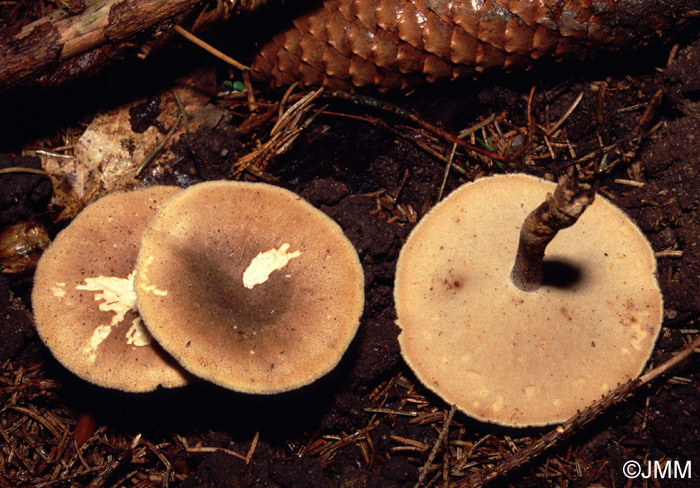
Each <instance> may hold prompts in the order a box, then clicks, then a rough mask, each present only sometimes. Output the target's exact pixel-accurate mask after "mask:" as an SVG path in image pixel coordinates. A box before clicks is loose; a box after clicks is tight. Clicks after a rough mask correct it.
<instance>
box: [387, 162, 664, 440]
mask: <svg viewBox="0 0 700 488" xmlns="http://www.w3.org/2000/svg"><path fill="white" fill-rule="evenodd" d="M554 187H555V185H554V184H552V183H550V182H547V181H545V180H541V179H538V178H534V177H531V176H525V175H508V176H496V177H491V178H483V179H480V180H477V181H475V182H474V183H470V184H466V185H464V186H462V187H461V188H459V189H457V190H456V191H455V192H453V193H452V194H451V195H449V196H448V197H447V198H446V199H445V200H443V201H442V202H441V203H439V204H438V205H436V206H435V207H434V208H433V209H432V210H431V211H430V212H429V213H428V214H427V215H426V216H425V217H424V218H423V219H422V220H421V221H420V223H419V224H418V225H417V226H416V227H415V229H414V230H413V232H412V233H411V235H410V236H409V238H408V240H407V242H406V244H405V246H404V247H403V249H402V250H401V254H400V256H399V261H398V265H397V272H396V285H395V290H394V293H395V302H396V310H397V316H398V320H397V322H398V324H399V326H400V327H401V334H400V336H399V341H400V344H401V350H402V354H403V356H404V358H405V359H406V362H407V363H408V364H409V365H410V366H411V368H412V369H413V370H414V372H415V373H416V375H417V376H418V378H419V379H420V380H421V381H422V382H423V383H424V384H425V385H427V386H428V387H429V388H430V389H431V390H433V391H435V392H436V393H437V394H438V395H440V396H441V397H442V398H443V399H445V400H446V401H447V402H449V403H453V404H455V405H456V406H457V407H458V408H459V409H460V410H462V411H464V412H465V413H467V414H468V415H470V416H472V417H474V418H477V419H479V420H482V421H488V422H494V423H497V424H502V425H508V426H519V427H520V426H534V425H546V424H552V423H558V422H562V421H564V420H566V419H567V418H569V417H571V416H572V415H574V414H575V413H576V412H577V410H580V409H582V408H584V407H586V406H588V405H589V404H591V403H593V402H594V401H595V400H597V399H599V398H600V397H601V396H602V395H604V394H606V393H607V392H608V391H610V390H611V389H612V388H614V387H615V386H617V384H618V383H621V382H625V381H627V380H629V379H631V378H634V377H636V376H637V375H638V374H639V373H640V372H641V371H642V369H643V368H644V365H645V363H646V361H647V360H648V358H649V355H650V354H651V351H652V349H653V347H654V343H655V341H656V338H657V336H658V334H659V330H660V327H661V322H662V315H663V304H662V296H661V292H660V290H659V286H658V283H657V279H656V275H655V272H656V260H655V257H654V253H653V251H652V249H651V247H650V246H649V243H648V242H647V240H646V239H645V237H644V236H643V234H642V233H641V232H640V231H639V229H638V228H637V227H636V226H635V225H634V224H633V223H632V222H631V221H630V220H629V219H628V218H627V217H626V216H625V215H624V214H623V213H622V211H620V210H619V209H618V208H617V207H615V206H614V205H612V204H611V203H610V202H608V201H607V200H605V199H603V198H601V197H597V198H596V199H595V201H594V202H593V203H592V204H591V205H590V207H588V210H586V212H585V213H583V215H581V216H580V218H579V219H578V222H576V224H575V225H573V226H571V227H569V228H566V229H563V230H561V231H560V232H558V234H556V237H555V238H554V239H551V242H550V243H549V244H548V246H547V254H546V257H545V258H544V261H543V266H542V270H543V272H542V276H541V286H526V287H524V288H525V289H521V288H523V287H518V286H516V285H515V284H514V283H513V281H512V279H511V270H513V268H514V266H513V265H514V262H515V261H516V253H517V250H518V247H519V246H518V243H519V240H520V231H521V226H523V222H525V220H526V218H527V217H528V215H530V214H531V211H532V210H533V209H535V208H536V207H538V205H539V204H540V203H541V202H543V201H545V199H546V198H547V197H548V193H552V192H553V190H554ZM584 193H585V192H584ZM551 198H552V197H551V196H550V197H549V198H547V201H550V199H551ZM585 204H587V202H585V203H584V205H585ZM575 220H576V219H574V221H575ZM554 233H556V231H555V232H554ZM530 251H531V250H530ZM542 251H544V248H542ZM534 254H537V252H535V253H534ZM535 268H536V267H535ZM513 273H514V274H517V273H516V271H515V270H514V271H513ZM536 274H537V272H535V275H536ZM527 290H529V291H527Z"/></svg>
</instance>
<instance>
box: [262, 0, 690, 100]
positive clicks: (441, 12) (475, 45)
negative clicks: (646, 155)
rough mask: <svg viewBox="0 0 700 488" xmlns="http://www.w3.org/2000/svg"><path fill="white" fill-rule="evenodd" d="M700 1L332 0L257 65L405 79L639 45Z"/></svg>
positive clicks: (304, 78) (340, 79) (312, 74)
mask: <svg viewBox="0 0 700 488" xmlns="http://www.w3.org/2000/svg"><path fill="white" fill-rule="evenodd" d="M698 9H700V1H699V0H641V1H640V0H601V1H591V0H566V1H563V0H476V1H473V0H453V1H448V0H324V1H323V5H322V6H321V7H320V8H318V9H316V10H312V11H310V12H307V13H305V14H303V15H301V16H299V17H296V18H295V19H293V21H292V24H293V25H290V27H289V28H288V29H287V30H286V31H284V32H281V33H279V34H277V35H276V36H275V37H273V38H272V39H271V40H270V41H269V42H268V43H267V44H265V45H264V46H263V47H262V49H261V50H260V52H259V53H258V55H257V56H256V58H255V60H254V62H253V64H252V73H253V75H257V77H258V78H260V79H264V80H267V79H271V83H272V84H273V85H275V86H285V85H289V84H291V83H293V82H295V81H299V82H301V83H302V84H305V85H324V86H327V87H330V88H338V89H347V88H350V87H352V86H354V87H362V86H375V87H378V88H380V89H391V88H405V87H409V86H412V85H416V84H419V83H425V82H426V81H428V82H432V81H435V80H438V79H454V78H459V77H463V76H473V75H474V74H478V73H480V72H483V71H485V70H489V69H512V68H518V67H521V68H522V67H528V66H530V65H532V63H533V61H534V60H536V59H538V58H543V57H546V58H561V57H566V56H580V55H582V54H583V53H584V52H585V51H587V50H588V49H608V50H611V49H612V50H615V49H626V48H630V47H635V46H638V45H640V44H644V43H646V42H649V41H651V40H653V39H658V38H659V37H660V36H663V35H664V33H667V32H669V31H670V30H671V29H674V28H677V27H678V26H679V24H680V23H682V21H683V18H684V17H688V16H692V15H697V11H698Z"/></svg>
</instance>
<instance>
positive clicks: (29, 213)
mask: <svg viewBox="0 0 700 488" xmlns="http://www.w3.org/2000/svg"><path fill="white" fill-rule="evenodd" d="M8 168H30V169H35V170H41V160H40V159H39V158H37V157H29V156H20V157H17V156H11V155H8V154H0V170H2V169H8ZM0 188H1V190H0V229H2V228H5V227H7V226H8V225H11V224H14V223H16V222H20V221H25V220H31V219H33V218H34V217H35V216H36V214H37V213H41V212H45V211H46V205H47V204H48V203H49V199H50V198H51V194H52V193H53V190H52V186H51V179H50V178H49V177H48V176H42V175H37V174H31V173H27V172H23V171H21V170H16V171H14V172H11V173H6V174H0Z"/></svg>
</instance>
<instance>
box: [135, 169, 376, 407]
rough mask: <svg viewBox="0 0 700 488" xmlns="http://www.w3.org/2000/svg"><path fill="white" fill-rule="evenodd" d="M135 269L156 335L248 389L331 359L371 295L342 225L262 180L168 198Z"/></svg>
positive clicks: (210, 372)
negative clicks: (367, 294)
mask: <svg viewBox="0 0 700 488" xmlns="http://www.w3.org/2000/svg"><path fill="white" fill-rule="evenodd" d="M136 270H137V275H136V292H137V295H138V308H139V310H140V312H141V314H142V316H143V318H144V322H145V324H146V326H147V327H148V329H149V331H150V332H151V334H153V337H154V338H155V339H156V340H157V341H158V342H159V343H160V344H161V345H162V346H163V347H164V348H165V349H166V350H167V351H168V352H169V353H170V354H172V355H173V357H175V358H176V359H177V360H178V361H179V362H180V364H182V365H183V366H184V367H185V368H186V369H187V370H189V371H190V372H191V373H193V374H195V375H197V376H199V377H201V378H204V379H206V380H209V381H212V382H214V383H217V384H219V385H221V386H224V387H226V388H230V389H233V390H237V391H243V392H248V393H262V394H270V393H278V392H282V391H287V390H291V389H294V388H299V387H301V386H304V385H306V384H309V383H311V382H312V381H314V380H316V379H318V378H319V377H321V376H322V375H324V374H326V373H327V372H329V371H330V370H331V369H333V368H334V367H335V366H336V364H338V362H339V361H340V359H341V357H342V355H343V353H344V352H345V350H346V349H347V347H348V345H349V344H350V341H351V340H352V338H353V337H354V336H355V333H356V331H357V327H358V325H359V319H360V315H361V314H362V310H363V304H364V276H363V272H362V267H361V265H360V261H359V259H358V257H357V253H356V251H355V249H354V247H353V246H352V244H351V243H350V241H348V239H347V238H346V237H345V235H344V234H343V231H342V229H341V228H340V227H339V226H338V225H337V224H336V223H335V222H333V221H332V220H331V219H330V218H329V217H328V216H326V215H325V214H324V213H322V212H321V211H320V210H318V209H316V208H314V207H312V206H311V205H310V204H308V203H307V202H305V201H304V200H302V199H301V198H300V197H299V196H297V195H295V194H294V193H292V192H290V191H288V190H284V189H282V188H279V187H275V186H272V185H267V184H263V183H243V182H233V181H218V182H208V183H200V184H198V185H194V186H191V187H190V188H188V189H187V190H185V191H183V192H182V193H180V194H179V195H177V196H176V197H173V198H172V199H170V200H169V201H168V202H167V203H166V204H164V205H163V206H162V207H161V209H160V210H159V212H158V214H157V215H156V217H155V218H154V219H153V221H152V223H151V225H150V226H149V228H148V230H147V231H146V232H145V233H144V236H143V240H142V244H141V250H140V253H139V258H138V261H137V266H136Z"/></svg>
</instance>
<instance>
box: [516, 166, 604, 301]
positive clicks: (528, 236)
mask: <svg viewBox="0 0 700 488" xmlns="http://www.w3.org/2000/svg"><path fill="white" fill-rule="evenodd" d="M595 193H596V190H595V189H594V188H592V187H591V186H590V185H585V184H581V183H580V182H578V181H577V180H576V179H574V178H571V177H570V176H568V175H564V176H562V177H561V178H560V179H559V183H558V184H557V187H556V188H555V190H554V193H550V194H548V195H547V199H546V200H545V201H544V202H542V204H541V205H540V206H539V207H537V208H536V209H535V210H533V211H532V212H530V214H529V215H528V216H527V218H526V219H525V222H524V223H523V226H522V227H521V229H520V241H519V242H518V252H517V253H516V255H515V264H514V265H513V270H512V271H511V273H510V277H511V280H513V284H514V285H515V286H517V287H518V288H519V289H521V290H523V291H535V290H537V289H538V288H539V287H540V286H542V279H543V259H544V251H545V249H546V248H547V245H549V243H550V242H552V239H554V237H555V236H556V235H557V233H558V232H559V231H560V230H562V229H566V228H567V227H571V226H572V225H574V224H575V223H576V221H577V220H578V218H579V217H580V216H581V215H582V214H583V212H584V210H586V208H588V206H589V205H590V204H592V203H593V199H594V198H595Z"/></svg>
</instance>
